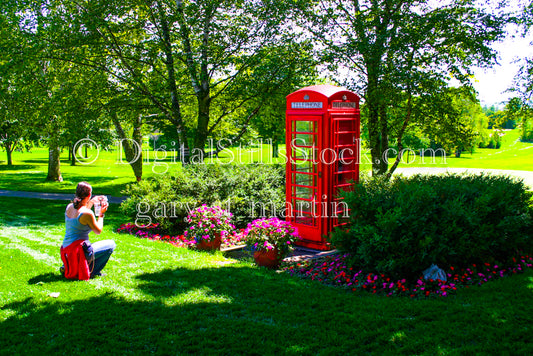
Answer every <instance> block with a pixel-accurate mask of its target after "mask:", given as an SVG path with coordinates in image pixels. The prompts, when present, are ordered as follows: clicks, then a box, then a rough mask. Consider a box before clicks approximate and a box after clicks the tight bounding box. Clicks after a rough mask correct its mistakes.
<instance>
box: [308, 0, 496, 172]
mask: <svg viewBox="0 0 533 356" xmlns="http://www.w3.org/2000/svg"><path fill="white" fill-rule="evenodd" d="M429 3H430V2H429V1H421V0H355V1H347V0H319V1H317V5H316V7H314V8H312V9H311V11H309V12H308V16H307V18H308V19H309V21H310V25H309V26H308V28H309V29H310V31H311V32H312V33H313V35H314V36H315V38H316V39H317V40H319V41H320V43H321V45H322V49H323V50H322V53H324V54H325V55H324V58H325V59H327V61H328V62H329V63H332V64H335V65H337V66H338V67H343V68H344V69H346V70H347V71H349V73H351V75H350V76H348V78H349V79H347V80H344V81H343V80H342V79H339V78H338V77H337V80H338V81H341V82H343V83H344V84H345V85H346V86H347V87H348V88H350V89H353V90H354V91H357V92H359V93H361V94H362V97H363V98H364V101H365V105H366V109H367V110H368V115H367V117H366V128H367V129H368V137H369V146H370V152H371V155H372V171H373V174H387V175H388V176H390V175H391V174H392V172H393V170H394V169H395V168H396V166H397V164H394V165H393V166H392V168H391V169H389V167H388V161H387V160H386V159H383V158H384V153H386V152H388V151H387V150H388V148H389V143H390V142H394V143H395V144H396V146H397V147H398V149H399V150H400V151H401V150H402V148H403V143H402V138H403V135H404V134H405V132H406V129H407V128H408V126H409V124H410V122H411V121H412V120H413V119H414V116H413V112H414V109H415V108H414V105H415V100H414V98H416V97H421V96H427V95H440V94H441V93H443V92H444V91H445V89H446V86H447V83H448V81H449V79H450V77H453V78H455V79H457V80H459V81H461V82H462V83H463V84H468V83H469V78H470V74H471V69H470V68H471V67H472V66H474V65H483V64H489V63H491V61H492V60H494V58H495V52H494V51H493V50H492V49H491V48H490V44H491V43H492V42H494V41H496V40H498V39H500V38H501V37H502V36H503V34H504V31H503V25H504V23H505V19H504V18H503V17H502V16H500V15H498V14H497V11H492V13H491V12H488V11H486V10H484V9H481V8H477V7H475V6H474V1H470V0H457V1H455V0H450V1H446V2H431V5H430V4H429ZM399 107H400V108H401V109H402V112H403V115H402V117H401V118H398V116H397V115H391V110H392V109H393V108H396V109H397V108H399ZM398 159H401V157H400V156H398Z"/></svg>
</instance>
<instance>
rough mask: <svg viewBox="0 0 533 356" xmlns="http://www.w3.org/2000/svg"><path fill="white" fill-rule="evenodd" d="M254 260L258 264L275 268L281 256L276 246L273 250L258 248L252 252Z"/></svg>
mask: <svg viewBox="0 0 533 356" xmlns="http://www.w3.org/2000/svg"><path fill="white" fill-rule="evenodd" d="M254 260H255V263H256V264H257V265H258V266H262V267H267V268H270V269H275V268H278V266H279V263H280V261H281V256H280V255H279V251H278V249H277V248H275V249H273V250H258V251H255V252H254Z"/></svg>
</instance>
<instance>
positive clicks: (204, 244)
mask: <svg viewBox="0 0 533 356" xmlns="http://www.w3.org/2000/svg"><path fill="white" fill-rule="evenodd" d="M220 245H222V237H221V236H220V234H216V235H215V238H214V239H212V240H204V239H201V240H200V241H199V242H197V243H196V248H197V249H199V250H203V251H213V250H220Z"/></svg>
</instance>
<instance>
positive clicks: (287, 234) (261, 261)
mask: <svg viewBox="0 0 533 356" xmlns="http://www.w3.org/2000/svg"><path fill="white" fill-rule="evenodd" d="M244 235H245V239H246V245H247V246H248V247H249V248H250V249H251V250H252V251H253V252H254V260H255V263H257V265H259V266H265V267H268V268H277V267H278V266H279V263H280V262H281V260H282V259H283V258H284V257H285V256H287V255H288V254H289V252H290V251H292V249H293V248H294V247H293V245H294V243H295V242H296V241H297V240H298V239H299V237H298V233H297V232H296V228H294V227H293V226H292V225H291V224H290V223H289V222H287V221H283V220H280V219H278V218H276V217H274V218H264V219H257V220H254V221H252V222H251V223H250V224H248V227H247V228H246V230H245V231H244Z"/></svg>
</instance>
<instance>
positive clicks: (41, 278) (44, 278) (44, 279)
mask: <svg viewBox="0 0 533 356" xmlns="http://www.w3.org/2000/svg"><path fill="white" fill-rule="evenodd" d="M61 281H64V282H72V281H74V280H71V279H66V278H65V277H63V276H62V275H61V274H60V273H59V272H57V273H52V272H50V273H44V274H41V275H38V276H35V277H33V278H31V279H30V280H29V281H28V284H42V283H54V282H61Z"/></svg>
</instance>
